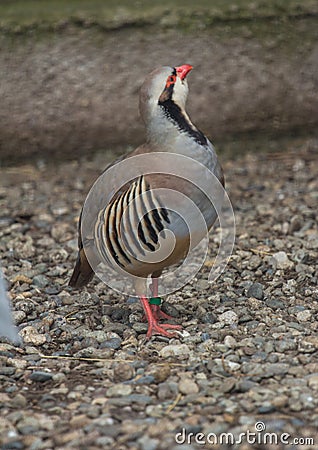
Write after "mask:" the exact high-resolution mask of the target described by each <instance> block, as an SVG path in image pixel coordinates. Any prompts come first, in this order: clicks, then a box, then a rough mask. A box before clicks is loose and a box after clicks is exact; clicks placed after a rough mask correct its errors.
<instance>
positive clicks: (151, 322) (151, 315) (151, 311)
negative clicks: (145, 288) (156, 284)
mask: <svg viewBox="0 0 318 450" xmlns="http://www.w3.org/2000/svg"><path fill="white" fill-rule="evenodd" d="M140 301H141V304H142V306H143V308H144V311H145V316H146V319H147V322H148V331H147V338H148V339H149V338H150V337H151V336H152V335H153V334H161V335H162V336H167V337H175V336H177V333H174V332H173V331H172V332H169V331H167V330H166V329H169V328H170V329H171V330H181V329H182V327H181V325H172V324H170V323H162V324H159V323H158V321H159V320H160V319H162V318H169V319H170V316H168V314H166V313H164V312H163V311H161V309H160V306H159V305H149V302H148V299H147V298H146V297H140Z"/></svg>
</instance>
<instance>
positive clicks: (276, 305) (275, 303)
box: [265, 298, 285, 309]
mask: <svg viewBox="0 0 318 450" xmlns="http://www.w3.org/2000/svg"><path fill="white" fill-rule="evenodd" d="M265 303H266V306H269V307H270V308H272V309H284V308H285V303H284V302H283V301H282V300H278V299H277V298H269V299H268V300H266V302H265Z"/></svg>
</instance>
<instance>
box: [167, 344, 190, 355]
mask: <svg viewBox="0 0 318 450" xmlns="http://www.w3.org/2000/svg"><path fill="white" fill-rule="evenodd" d="M159 354H160V356H161V357H162V358H168V357H169V356H189V354H190V348H189V347H188V345H187V344H170V345H166V346H165V347H163V348H162V349H161V350H160V352H159Z"/></svg>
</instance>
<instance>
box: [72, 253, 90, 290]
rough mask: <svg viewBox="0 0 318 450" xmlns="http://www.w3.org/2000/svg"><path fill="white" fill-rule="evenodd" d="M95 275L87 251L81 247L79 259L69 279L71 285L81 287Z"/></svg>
mask: <svg viewBox="0 0 318 450" xmlns="http://www.w3.org/2000/svg"><path fill="white" fill-rule="evenodd" d="M93 276H94V272H93V270H92V268H91V266H90V265H89V262H88V261H87V258H86V255H85V252H84V250H83V249H81V250H80V251H79V252H78V256H77V261H76V264H75V267H74V270H73V273H72V276H71V279H70V281H69V283H68V284H69V286H72V287H75V288H81V287H84V286H86V284H88V283H89V282H90V281H91V280H92V278H93Z"/></svg>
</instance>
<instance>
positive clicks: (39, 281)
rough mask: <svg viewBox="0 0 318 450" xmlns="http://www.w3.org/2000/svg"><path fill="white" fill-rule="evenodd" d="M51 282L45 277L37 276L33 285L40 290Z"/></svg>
mask: <svg viewBox="0 0 318 450" xmlns="http://www.w3.org/2000/svg"><path fill="white" fill-rule="evenodd" d="M49 282H50V280H49V279H48V277H46V276H45V275H36V276H35V277H33V280H32V284H33V285H34V286H37V287H39V288H44V287H46V286H47V285H48V284H49Z"/></svg>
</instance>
